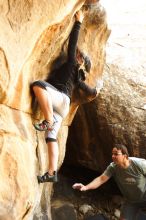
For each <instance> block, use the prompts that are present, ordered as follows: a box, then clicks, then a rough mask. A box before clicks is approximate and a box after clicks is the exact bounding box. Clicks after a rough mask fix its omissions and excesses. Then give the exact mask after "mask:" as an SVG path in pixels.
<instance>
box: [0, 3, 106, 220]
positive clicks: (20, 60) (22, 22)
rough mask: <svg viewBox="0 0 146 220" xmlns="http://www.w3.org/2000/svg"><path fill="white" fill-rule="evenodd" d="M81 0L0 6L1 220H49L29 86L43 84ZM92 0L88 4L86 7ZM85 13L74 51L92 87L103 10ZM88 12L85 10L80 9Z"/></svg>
mask: <svg viewBox="0 0 146 220" xmlns="http://www.w3.org/2000/svg"><path fill="white" fill-rule="evenodd" d="M84 2H85V1H82V0H75V1H72V0H66V1H58V0H51V1H45V0H42V1H32V0H29V1H26V0H18V1H4V0H1V2H0V30H1V31H0V32H1V34H0V103H1V104H0V219H1V220H12V219H13V220H21V219H24V220H28V219H29V220H30V219H35V220H36V219H51V215H50V195H51V193H52V184H47V183H46V184H42V185H38V182H37V178H36V176H37V175H38V174H42V173H44V172H45V171H46V170H47V165H48V157H47V149H46V145H45V142H44V135H43V134H42V133H37V132H36V131H35V130H34V128H33V125H32V124H33V122H34V120H36V119H42V114H40V113H39V112H40V111H37V112H36V111H34V108H33V107H34V106H32V97H31V94H30V83H31V82H33V81H34V80H38V79H42V80H44V79H45V78H46V77H47V75H48V72H49V71H50V69H51V64H52V63H53V61H54V60H55V59H56V57H57V56H58V55H59V54H60V51H61V49H62V45H63V44H64V43H65V42H66V40H67V39H68V36H69V34H70V31H71V28H72V26H73V23H74V14H75V12H76V11H77V10H78V9H79V8H81V7H82V5H83V4H84ZM90 3H92V1H88V5H89V4H90ZM93 3H94V4H93V5H92V7H89V8H88V9H89V10H85V11H86V17H85V19H84V22H83V24H82V28H81V32H80V36H79V47H80V49H81V50H83V51H84V52H85V53H87V54H88V55H89V56H90V58H91V60H92V69H91V73H90V74H89V76H88V78H87V83H88V84H89V85H91V86H95V85H96V83H97V82H98V81H99V79H100V78H101V76H102V72H103V64H104V61H105V45H106V41H107V38H108V36H109V30H108V29H107V24H106V16H105V12H104V10H103V8H102V7H101V6H100V5H99V3H98V2H96V1H94V2H93ZM85 9H87V8H85ZM81 102H85V100H83V99H82V98H81V97H80V96H78V99H77V96H76V95H75V96H74V98H73V103H72V105H71V110H70V113H69V115H68V117H67V119H66V120H65V122H64V123H63V126H62V128H61V131H60V133H59V138H58V141H59V150H60V156H59V164H58V168H59V167H60V166H61V164H62V161H63V159H64V154H65V146H66V139H67V135H68V125H69V124H71V121H72V119H73V116H74V115H75V110H76V109H77V106H78V104H80V103H81Z"/></svg>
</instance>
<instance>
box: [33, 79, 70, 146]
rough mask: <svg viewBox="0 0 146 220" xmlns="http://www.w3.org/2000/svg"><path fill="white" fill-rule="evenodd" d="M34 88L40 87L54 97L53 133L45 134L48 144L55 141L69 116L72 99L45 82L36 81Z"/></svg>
mask: <svg viewBox="0 0 146 220" xmlns="http://www.w3.org/2000/svg"><path fill="white" fill-rule="evenodd" d="M33 86H39V87H41V88H42V89H45V90H47V92H48V93H49V97H50V96H51V97H52V105H53V118H54V126H53V130H52V131H49V132H48V131H47V132H46V133H45V138H46V141H47V142H48V141H53V140H54V141H55V140H56V138H57V134H58V131H59V128H60V126H61V123H62V120H63V118H65V117H66V116H67V114H68V112H69V106H70V98H69V97H68V96H67V95H66V94H64V93H63V92H60V91H59V90H57V89H56V88H55V87H54V86H52V85H51V84H49V83H47V82H45V81H41V80H39V81H35V82H34V83H33V84H32V87H33Z"/></svg>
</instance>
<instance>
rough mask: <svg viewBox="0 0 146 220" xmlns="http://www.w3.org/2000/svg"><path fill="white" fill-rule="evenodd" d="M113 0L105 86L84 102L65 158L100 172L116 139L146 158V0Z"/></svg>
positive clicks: (132, 153)
mask: <svg viewBox="0 0 146 220" xmlns="http://www.w3.org/2000/svg"><path fill="white" fill-rule="evenodd" d="M102 2H104V0H103V1H102ZM105 2H106V1H105ZM113 2H114V3H115V4H116V6H117V11H116V12H115V13H113V10H112V6H111V5H110V3H109V2H108V3H107V4H109V7H111V10H110V12H111V13H110V14H109V17H108V18H109V21H110V28H111V35H110V37H109V40H108V43H107V47H106V54H107V56H106V63H105V68H104V73H103V82H104V85H103V89H102V90H101V92H100V94H99V96H98V98H97V99H96V100H95V101H94V102H92V103H90V104H86V105H85V106H82V107H80V109H79V111H78V113H77V115H76V117H75V120H74V122H73V124H72V126H71V129H70V134H69V139H68V145H67V157H66V161H67V162H68V163H72V164H74V165H79V164H80V165H83V166H85V167H88V168H91V169H93V170H98V171H100V172H102V171H103V170H104V169H105V168H106V166H107V165H108V164H109V162H110V161H111V149H112V147H114V144H115V143H122V144H125V145H126V146H127V147H128V150H129V153H130V155H131V156H138V157H144V158H146V71H145V69H146V63H145V57H146V43H145V40H144V39H146V30H145V15H144V11H145V9H146V4H145V1H140V2H141V4H139V3H135V4H132V5H131V6H129V7H127V6H125V10H124V9H123V8H124V4H123V1H118V2H117V1H114V0H113ZM118 6H119V7H118ZM134 6H135V7H134ZM113 7H114V6H113ZM118 10H119V11H118ZM110 16H111V17H110ZM112 16H113V17H112ZM77 131H78V132H77ZM70 152H72V153H70Z"/></svg>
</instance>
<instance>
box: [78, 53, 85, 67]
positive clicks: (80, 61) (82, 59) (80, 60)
mask: <svg viewBox="0 0 146 220" xmlns="http://www.w3.org/2000/svg"><path fill="white" fill-rule="evenodd" d="M76 59H77V63H78V64H79V65H80V66H81V65H84V58H83V56H82V54H81V53H80V51H79V50H78V49H77V51H76Z"/></svg>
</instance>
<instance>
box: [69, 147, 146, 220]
mask: <svg viewBox="0 0 146 220" xmlns="http://www.w3.org/2000/svg"><path fill="white" fill-rule="evenodd" d="M112 160H113V162H112V163H111V164H110V165H109V166H108V167H107V168H106V170H105V171H104V172H103V174H102V175H100V176H99V177H97V178H95V179H94V180H93V181H91V182H90V183H89V184H87V185H83V184H82V183H75V184H74V185H73V189H78V190H80V191H87V190H91V189H96V188H98V187H99V186H101V185H102V184H103V183H105V182H107V181H108V180H109V179H110V178H111V177H112V176H113V178H114V179H115V181H116V183H117V185H118V187H119V189H120V191H121V193H122V194H123V196H124V198H125V201H124V204H123V205H122V207H121V215H120V220H136V219H137V217H138V214H139V211H140V210H141V209H142V208H144V207H146V160H145V159H142V158H136V157H129V154H128V150H127V148H126V147H125V146H124V145H120V144H116V145H115V147H114V148H113V150H112Z"/></svg>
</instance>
